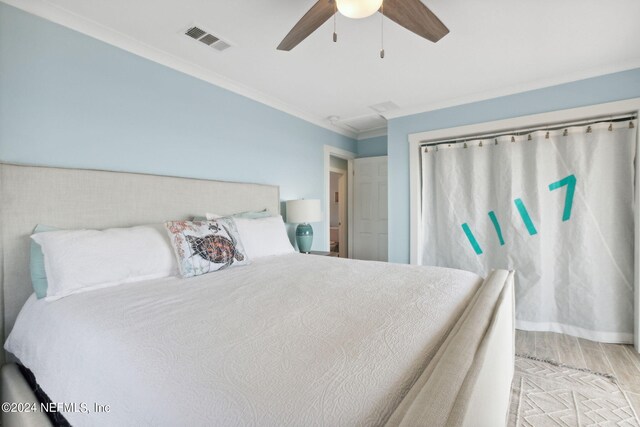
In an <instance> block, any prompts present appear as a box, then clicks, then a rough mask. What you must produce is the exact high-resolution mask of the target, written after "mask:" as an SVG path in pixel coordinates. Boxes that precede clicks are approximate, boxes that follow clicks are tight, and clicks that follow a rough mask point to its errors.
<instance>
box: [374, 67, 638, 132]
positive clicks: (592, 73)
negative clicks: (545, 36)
mask: <svg viewBox="0 0 640 427" xmlns="http://www.w3.org/2000/svg"><path fill="white" fill-rule="evenodd" d="M634 68H640V58H636V59H632V60H629V61H625V62H621V63H618V64H613V65H611V64H609V65H607V66H605V67H599V68H594V69H590V70H582V71H578V72H574V73H568V74H565V75H563V76H562V77H553V78H548V79H542V80H536V81H532V82H526V83H522V84H518V85H514V86H510V87H506V88H501V89H496V90H490V91H485V92H480V93H476V94H472V95H468V96H463V97H459V98H455V99H449V100H443V101H439V102H433V103H427V104H422V105H417V106H414V107H408V108H401V109H398V110H394V111H392V112H389V113H386V114H381V115H382V116H383V117H384V118H386V119H387V120H392V119H396V118H399V117H405V116H411V115H414V114H420V113H427V112H429V111H435V110H441V109H444V108H449V107H456V106H460V105H464V104H471V103H474V102H479V101H486V100H489V99H494V98H500V97H503V96H509V95H515V94H518V93H523V92H529V91H533V90H536V89H543V88H547V87H551V86H557V85H561V84H565V83H571V82H575V81H579V80H585V79H589V78H593V77H599V76H603V75H606V74H612V73H617V72H621V71H628V70H632V69H634Z"/></svg>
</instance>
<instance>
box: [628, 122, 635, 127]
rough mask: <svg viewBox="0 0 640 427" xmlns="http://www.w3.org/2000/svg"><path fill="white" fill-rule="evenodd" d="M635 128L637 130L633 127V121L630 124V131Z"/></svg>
mask: <svg viewBox="0 0 640 427" xmlns="http://www.w3.org/2000/svg"><path fill="white" fill-rule="evenodd" d="M633 128H635V126H634V125H633V120H631V121H630V122H629V129H633Z"/></svg>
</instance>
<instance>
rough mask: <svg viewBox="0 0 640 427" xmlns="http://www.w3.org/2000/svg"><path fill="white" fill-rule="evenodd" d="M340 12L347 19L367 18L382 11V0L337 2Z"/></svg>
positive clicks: (337, 0)
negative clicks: (379, 10)
mask: <svg viewBox="0 0 640 427" xmlns="http://www.w3.org/2000/svg"><path fill="white" fill-rule="evenodd" d="M336 2H337V5H338V10H339V11H340V13H341V14H343V15H344V16H346V17H347V18H355V19H358V18H366V17H367V16H371V15H373V14H374V13H376V12H377V11H378V9H380V6H382V0H336Z"/></svg>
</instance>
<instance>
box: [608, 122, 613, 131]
mask: <svg viewBox="0 0 640 427" xmlns="http://www.w3.org/2000/svg"><path fill="white" fill-rule="evenodd" d="M608 131H609V132H611V131H613V123H609V129H608Z"/></svg>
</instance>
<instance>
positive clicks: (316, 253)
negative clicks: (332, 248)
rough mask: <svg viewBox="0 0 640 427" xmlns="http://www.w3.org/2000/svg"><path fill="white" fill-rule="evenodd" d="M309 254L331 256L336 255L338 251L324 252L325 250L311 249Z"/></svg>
mask: <svg viewBox="0 0 640 427" xmlns="http://www.w3.org/2000/svg"><path fill="white" fill-rule="evenodd" d="M309 253H310V254H311V255H320V256H333V257H338V255H339V254H338V252H325V251H311V252H309Z"/></svg>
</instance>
